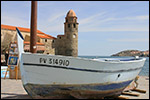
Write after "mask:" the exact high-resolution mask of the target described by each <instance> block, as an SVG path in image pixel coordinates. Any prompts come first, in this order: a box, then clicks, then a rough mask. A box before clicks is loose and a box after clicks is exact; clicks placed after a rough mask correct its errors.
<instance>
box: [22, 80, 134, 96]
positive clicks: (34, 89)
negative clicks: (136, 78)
mask: <svg viewBox="0 0 150 100" xmlns="http://www.w3.org/2000/svg"><path fill="white" fill-rule="evenodd" d="M131 82H132V80H130V81H126V82H122V83H113V84H108V83H106V84H96V85H95V84H88V85H87V84H86V85H36V84H26V85H24V88H25V90H26V91H27V93H28V94H29V95H30V96H32V97H37V96H41V97H46V96H53V95H63V93H64V91H68V95H71V94H70V93H72V92H74V93H75V94H76V93H80V92H82V95H83V96H84V95H89V93H90V94H91V95H94V94H97V93H99V94H98V95H99V96H100V97H103V96H105V97H106V96H108V95H118V94H120V93H121V92H122V90H123V89H124V88H125V87H126V86H128V85H129V84H130V83H131ZM60 93H61V94H60Z"/></svg>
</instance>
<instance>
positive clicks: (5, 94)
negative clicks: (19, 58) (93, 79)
mask: <svg viewBox="0 0 150 100" xmlns="http://www.w3.org/2000/svg"><path fill="white" fill-rule="evenodd" d="M137 82H138V83H139V85H138V87H137V89H141V90H146V93H139V92H133V93H136V94H139V96H138V97H135V96H126V95H121V96H123V97H128V98H129V99H149V76H139V79H138V81H137ZM1 99H32V98H31V97H30V96H29V95H28V94H27V92H26V91H25V90H24V88H23V85H22V81H21V80H20V79H19V80H15V79H8V78H6V79H3V78H1Z"/></svg>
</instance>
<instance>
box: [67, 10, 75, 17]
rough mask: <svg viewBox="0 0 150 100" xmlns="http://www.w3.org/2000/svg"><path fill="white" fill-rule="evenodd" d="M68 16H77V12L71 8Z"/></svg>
mask: <svg viewBox="0 0 150 100" xmlns="http://www.w3.org/2000/svg"><path fill="white" fill-rule="evenodd" d="M67 17H76V14H75V12H74V11H73V10H72V9H71V10H69V11H68V13H67Z"/></svg>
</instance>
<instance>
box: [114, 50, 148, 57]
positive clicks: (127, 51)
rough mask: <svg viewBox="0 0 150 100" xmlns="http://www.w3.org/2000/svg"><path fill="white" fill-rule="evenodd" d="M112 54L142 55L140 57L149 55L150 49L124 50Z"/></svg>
mask: <svg viewBox="0 0 150 100" xmlns="http://www.w3.org/2000/svg"><path fill="white" fill-rule="evenodd" d="M111 56H140V57H149V50H146V51H139V50H124V51H121V52H119V53H117V54H113V55H111Z"/></svg>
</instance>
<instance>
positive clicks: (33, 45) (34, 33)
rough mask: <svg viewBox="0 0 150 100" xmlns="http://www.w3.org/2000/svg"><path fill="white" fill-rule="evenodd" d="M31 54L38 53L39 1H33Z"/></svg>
mask: <svg viewBox="0 0 150 100" xmlns="http://www.w3.org/2000/svg"><path fill="white" fill-rule="evenodd" d="M30 29H31V30H30V52H31V53H36V52H37V46H36V41H37V1H31V24H30Z"/></svg>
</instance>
